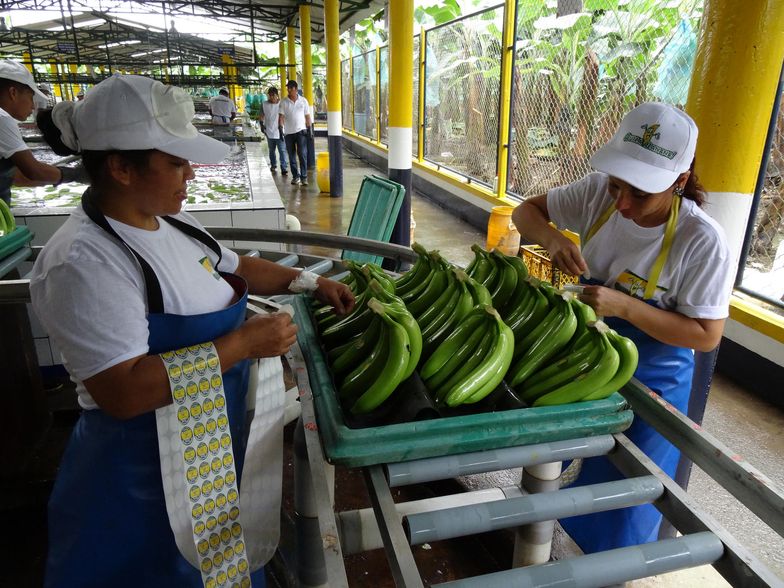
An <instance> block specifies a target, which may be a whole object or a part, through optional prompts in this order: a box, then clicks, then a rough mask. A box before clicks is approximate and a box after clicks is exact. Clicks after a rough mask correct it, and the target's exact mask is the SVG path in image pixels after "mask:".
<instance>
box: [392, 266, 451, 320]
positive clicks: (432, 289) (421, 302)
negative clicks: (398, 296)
mask: <svg viewBox="0 0 784 588" xmlns="http://www.w3.org/2000/svg"><path fill="white" fill-rule="evenodd" d="M436 263H437V264H438V269H436V270H434V271H433V272H432V273H431V274H430V276H431V277H430V280H429V282H428V284H427V287H426V288H424V289H423V290H422V291H421V292H420V293H419V294H418V295H417V296H416V297H415V298H409V299H406V298H403V302H405V303H406V306H407V307H408V309H409V310H410V311H411V314H413V315H414V316H415V317H419V316H421V315H422V313H423V312H425V310H427V308H429V307H430V306H432V305H433V304H435V302H436V300H438V298H439V297H440V296H441V294H443V292H444V289H445V288H447V287H448V286H449V281H450V277H451V274H452V272H450V271H449V270H448V266H447V264H446V262H445V261H444V260H443V259H441V258H440V256H439V257H438V258H437V259H436Z"/></svg>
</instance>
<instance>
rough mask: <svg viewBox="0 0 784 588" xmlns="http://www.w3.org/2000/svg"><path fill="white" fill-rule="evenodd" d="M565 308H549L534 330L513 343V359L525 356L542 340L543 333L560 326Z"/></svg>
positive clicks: (560, 306)
mask: <svg viewBox="0 0 784 588" xmlns="http://www.w3.org/2000/svg"><path fill="white" fill-rule="evenodd" d="M565 306H566V303H564V304H559V305H557V306H554V307H553V308H551V309H550V310H549V312H548V313H547V316H545V317H544V318H543V319H542V321H541V322H540V323H539V324H537V325H536V326H534V328H533V329H531V330H530V331H529V332H528V333H527V334H526V335H525V336H524V337H522V338H520V339H519V340H516V341H515V358H517V357H521V356H522V355H523V354H525V353H526V352H527V351H528V350H529V349H530V348H531V346H532V345H533V344H534V343H535V342H536V341H538V340H540V339H541V338H542V335H543V334H544V333H546V332H548V331H550V330H552V329H553V327H554V326H557V324H560V323H561V322H562V321H563V318H564V316H565V315H566V313H565ZM572 314H574V313H572Z"/></svg>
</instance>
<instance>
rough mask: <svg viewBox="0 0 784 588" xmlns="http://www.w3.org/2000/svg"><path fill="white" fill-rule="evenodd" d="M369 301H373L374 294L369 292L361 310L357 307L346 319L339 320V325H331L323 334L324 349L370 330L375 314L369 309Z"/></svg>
mask: <svg viewBox="0 0 784 588" xmlns="http://www.w3.org/2000/svg"><path fill="white" fill-rule="evenodd" d="M367 300H372V294H371V293H370V291H369V290H368V296H366V297H365V300H363V303H362V305H361V308H360V309H359V310H357V307H356V306H355V307H354V311H352V312H351V313H350V314H348V315H347V316H346V317H345V318H343V319H342V320H339V321H338V322H337V323H334V324H331V325H330V326H328V327H326V328H325V329H324V330H323V331H322V332H321V342H322V343H323V344H324V347H326V348H327V349H330V348H332V347H335V346H337V345H340V344H341V343H342V342H345V341H347V340H348V339H350V338H351V337H353V336H355V335H357V334H358V333H362V332H363V331H364V330H365V329H367V328H368V325H370V321H371V320H372V319H373V313H372V312H371V311H370V308H369V307H368V304H367Z"/></svg>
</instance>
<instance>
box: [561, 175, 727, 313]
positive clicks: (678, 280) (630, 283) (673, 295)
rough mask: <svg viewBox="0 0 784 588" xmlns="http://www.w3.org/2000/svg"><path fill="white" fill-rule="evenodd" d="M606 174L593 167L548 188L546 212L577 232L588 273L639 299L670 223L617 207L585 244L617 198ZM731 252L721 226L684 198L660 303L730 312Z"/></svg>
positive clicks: (699, 310)
mask: <svg viewBox="0 0 784 588" xmlns="http://www.w3.org/2000/svg"><path fill="white" fill-rule="evenodd" d="M607 185H608V176H607V175H606V174H603V173H599V172H594V173H591V174H588V175H587V176H585V177H584V178H582V179H580V180H577V181H576V182H574V183H573V184H569V185H568V186H561V187H558V188H554V189H552V190H550V191H549V192H548V193H547V211H548V214H549V215H550V219H551V220H552V221H553V222H554V223H555V224H556V225H557V226H558V228H560V229H570V230H572V231H574V232H576V233H579V234H580V239H581V241H582V243H583V244H584V245H583V251H582V253H583V257H584V258H585V260H586V262H587V263H588V267H589V269H590V271H591V278H593V279H595V280H600V281H602V282H604V284H605V285H606V286H609V287H615V288H616V289H618V290H622V291H624V292H627V293H632V294H633V295H635V296H637V297H638V298H642V296H643V292H644V290H645V285H646V284H647V278H648V275H649V274H650V271H651V267H652V266H653V263H654V261H655V260H656V257H657V256H658V255H659V251H661V245H662V238H663V237H664V229H665V225H666V223H665V224H662V225H659V226H657V227H641V226H639V225H638V224H636V223H635V222H634V221H632V220H630V219H626V218H624V217H623V216H622V215H621V214H619V213H617V212H616V213H613V214H612V215H611V216H610V218H609V219H607V222H606V223H605V224H604V225H603V226H602V228H601V229H599V231H598V232H596V233H595V234H594V235H593V237H592V238H591V239H590V241H588V243H585V236H586V234H587V233H588V231H589V230H590V228H591V227H592V226H593V224H594V223H595V222H596V220H597V219H598V218H599V217H600V216H601V215H602V213H603V212H604V211H605V210H606V209H607V207H608V206H610V204H611V203H612V201H613V199H612V197H611V196H610V194H609V193H608V191H607ZM731 277H732V275H731V271H730V253H729V248H728V246H727V241H726V238H725V236H724V231H723V230H722V228H721V226H720V225H719V224H718V223H717V222H716V221H715V220H713V219H712V218H711V217H709V216H708V215H707V214H706V213H705V212H703V211H702V210H701V209H700V208H699V207H698V206H697V205H696V204H695V202H694V201H693V200H688V199H686V198H683V199H682V202H681V207H680V214H679V215H678V224H677V225H676V227H675V237H674V238H673V241H672V248H671V249H670V253H669V256H668V257H667V260H666V261H665V263H664V267H663V268H662V271H661V274H660V275H659V279H658V281H657V287H656V293H655V294H654V297H653V298H654V300H655V301H656V304H657V305H658V306H659V307H660V308H664V309H667V310H674V311H677V312H679V313H681V314H684V315H686V316H688V317H691V318H704V319H722V318H726V317H727V315H728V311H729V297H730V293H731V284H730V279H731Z"/></svg>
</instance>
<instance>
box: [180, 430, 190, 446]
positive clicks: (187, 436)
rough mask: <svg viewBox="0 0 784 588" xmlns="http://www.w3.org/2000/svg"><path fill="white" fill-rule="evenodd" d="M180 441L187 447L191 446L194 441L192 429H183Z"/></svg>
mask: <svg viewBox="0 0 784 588" xmlns="http://www.w3.org/2000/svg"><path fill="white" fill-rule="evenodd" d="M180 441H182V442H183V443H184V444H185V445H190V444H191V442H192V441H193V431H192V430H191V428H190V427H183V428H182V431H180Z"/></svg>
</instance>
